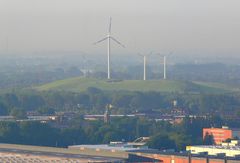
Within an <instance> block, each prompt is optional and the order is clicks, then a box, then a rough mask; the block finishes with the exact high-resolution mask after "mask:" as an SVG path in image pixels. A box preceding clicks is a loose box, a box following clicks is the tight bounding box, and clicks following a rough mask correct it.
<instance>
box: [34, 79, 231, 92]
mask: <svg viewBox="0 0 240 163" xmlns="http://www.w3.org/2000/svg"><path fill="white" fill-rule="evenodd" d="M89 87H95V88H99V89H102V90H108V91H114V90H128V91H159V92H192V93H224V92H231V91H234V88H231V87H228V86H225V85H223V84H218V83H204V82H187V81H172V80H148V81H143V80H102V79H94V78H80V77H77V78H70V79H65V80H58V81H55V82H52V83H48V84H45V85H41V86H38V87H36V89H37V90H39V91H43V90H64V91H72V92H81V91H85V90H86V89H87V88H89Z"/></svg>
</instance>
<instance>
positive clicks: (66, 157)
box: [0, 143, 240, 163]
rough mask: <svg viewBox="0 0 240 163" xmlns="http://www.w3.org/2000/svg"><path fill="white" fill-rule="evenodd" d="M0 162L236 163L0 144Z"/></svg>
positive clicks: (122, 149)
mask: <svg viewBox="0 0 240 163" xmlns="http://www.w3.org/2000/svg"><path fill="white" fill-rule="evenodd" d="M0 162H11V163H18V162H24V163H30V162H34V163H35V162H39V163H41V162H46V163H47V162H51V163H52V162H61V163H70V162H72V163H83V162H112V163H128V162H129V163H131V162H132V163H137V162H138V163H141V162H144V163H150V162H155V163H240V159H239V157H237V156H235V157H224V156H223V155H215V156H211V155H206V154H202V153H201V154H189V153H187V152H185V153H174V152H161V151H157V150H151V149H147V148H142V149H141V148H137V149H136V148H133V147H127V146H119V144H118V143H116V144H115V145H114V144H112V145H81V146H70V147H69V148H56V147H40V146H26V145H13V144H0Z"/></svg>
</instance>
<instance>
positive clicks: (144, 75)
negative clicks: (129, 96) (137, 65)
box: [138, 53, 152, 80]
mask: <svg viewBox="0 0 240 163" xmlns="http://www.w3.org/2000/svg"><path fill="white" fill-rule="evenodd" d="M151 54H152V53H150V54H148V55H142V54H138V55H139V56H141V57H143V80H146V79H147V78H146V76H147V56H150V55H151Z"/></svg>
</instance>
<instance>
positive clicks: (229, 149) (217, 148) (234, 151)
mask: <svg viewBox="0 0 240 163" xmlns="http://www.w3.org/2000/svg"><path fill="white" fill-rule="evenodd" d="M186 150H187V151H189V152H190V153H191V154H203V153H205V154H207V155H210V156H218V155H223V156H227V157H239V156H240V145H239V142H238V140H232V141H231V142H229V143H222V144H221V145H199V146H187V147H186Z"/></svg>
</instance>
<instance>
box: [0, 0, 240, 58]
mask: <svg viewBox="0 0 240 163" xmlns="http://www.w3.org/2000/svg"><path fill="white" fill-rule="evenodd" d="M109 16H111V17H112V18H113V24H112V32H113V36H115V37H116V38H117V39H118V40H119V41H121V42H122V43H123V44H125V45H126V48H125V49H122V48H120V47H118V46H117V45H113V52H114V53H116V54H120V53H123V54H128V53H136V52H148V51H156V52H158V51H164V52H166V51H169V50H171V49H174V50H175V51H177V52H179V53H182V54H183V53H185V54H196V55H200V54H202V53H204V54H218V53H220V54H225V55H226V54H231V55H234V54H235V55H237V54H238V53H239V52H240V47H239V43H240V31H239V30H240V1H239V0H0V48H1V49H0V51H1V52H4V51H5V50H6V46H7V43H6V42H7V41H6V38H8V40H9V51H11V52H19V53H22V52H34V51H61V50H74V51H78V50H81V51H85V52H88V53H105V52H106V43H101V44H99V45H98V46H94V45H92V43H93V42H95V41H97V40H99V39H101V38H102V37H104V36H105V35H106V34H107V28H108V18H109Z"/></svg>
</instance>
